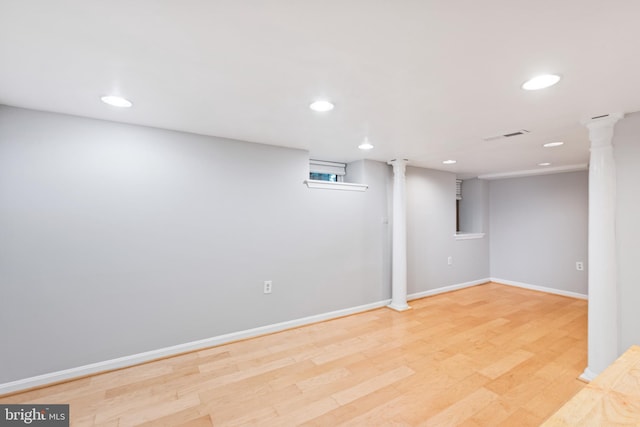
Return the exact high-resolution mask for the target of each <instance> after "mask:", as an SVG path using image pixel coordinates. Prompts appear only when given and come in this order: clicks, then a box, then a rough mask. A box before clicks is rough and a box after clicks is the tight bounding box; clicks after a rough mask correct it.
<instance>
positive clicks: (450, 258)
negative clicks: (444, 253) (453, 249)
mask: <svg viewBox="0 0 640 427" xmlns="http://www.w3.org/2000/svg"><path fill="white" fill-rule="evenodd" d="M447 265H453V257H452V256H450V257H449V258H447Z"/></svg>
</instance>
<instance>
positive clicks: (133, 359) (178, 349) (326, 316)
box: [0, 299, 391, 396]
mask: <svg viewBox="0 0 640 427" xmlns="http://www.w3.org/2000/svg"><path fill="white" fill-rule="evenodd" d="M390 302H391V300H390V299H388V300H384V301H378V302H374V303H371V304H365V305H360V306H357V307H350V308H345V309H342V310H336V311H331V312H328V313H322V314H316V315H314V316H309V317H303V318H300V319H294V320H289V321H286V322H280V323H274V324H272V325H266V326H261V327H258V328H253V329H247V330H244V331H239V332H233V333H230V334H225V335H218V336H216V337H211V338H206V339H203V340H198V341H192V342H188V343H184V344H179V345H174V346H171V347H165V348H160V349H157V350H151V351H146V352H144V353H138V354H132V355H130V356H124V357H118V358H116V359H111V360H105V361H103V362H97V363H91V364H89V365H84V366H78V367H76V368H71V369H65V370H63V371H57V372H51V373H48V374H43V375H38V376H35V377H30V378H24V379H21V380H16V381H12V382H8V383H4V384H0V396H2V395H4V394H9V393H14V392H17V391H21V390H26V389H30V388H34V387H41V386H44V385H47V384H53V383H57V382H61V381H68V380H72V379H74V378H79V377H83V376H87V375H93V374H97V373H101V372H106V371H112V370H114V369H120V368H126V367H128V366H133V365H138V364H140V363H145V362H150V361H152V360H157V359H161V358H164V357H168V356H175V355H178V354H181V353H187V352H190V351H195V350H202V349H204V348H208V347H213V346H216V345H221V344H226V343H229V342H232V341H238V340H241V339H246V338H253V337H257V336H260V335H265V334H270V333H274V332H280V331H283V330H285V329H291V328H295V327H298V326H304V325H309V324H312V323H317V322H322V321H324V320H330V319H335V318H338V317H343V316H348V315H350V314H356V313H361V312H364V311H368V310H372V309H374V308H380V307H384V306H386V305H388V304H389V303H390Z"/></svg>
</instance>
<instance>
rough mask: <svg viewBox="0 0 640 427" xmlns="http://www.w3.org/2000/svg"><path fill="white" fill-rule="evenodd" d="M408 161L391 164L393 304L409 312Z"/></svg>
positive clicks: (395, 307)
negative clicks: (406, 177)
mask: <svg viewBox="0 0 640 427" xmlns="http://www.w3.org/2000/svg"><path fill="white" fill-rule="evenodd" d="M407 162H408V161H407V160H406V159H396V160H391V161H390V162H389V164H390V165H392V166H393V239H392V241H393V243H392V245H393V246H392V267H391V281H392V282H391V304H389V307H390V308H392V309H394V310H397V311H404V310H408V309H409V308H411V307H409V306H408V305H407V195H406V193H407V190H406V179H405V174H404V173H405V169H406V166H407Z"/></svg>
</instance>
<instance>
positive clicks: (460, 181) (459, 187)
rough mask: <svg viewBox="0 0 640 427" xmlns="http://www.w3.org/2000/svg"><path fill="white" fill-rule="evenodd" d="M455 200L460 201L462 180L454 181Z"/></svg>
mask: <svg viewBox="0 0 640 427" xmlns="http://www.w3.org/2000/svg"><path fill="white" fill-rule="evenodd" d="M456 200H462V180H461V179H456Z"/></svg>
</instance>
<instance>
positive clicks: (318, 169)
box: [309, 160, 347, 182]
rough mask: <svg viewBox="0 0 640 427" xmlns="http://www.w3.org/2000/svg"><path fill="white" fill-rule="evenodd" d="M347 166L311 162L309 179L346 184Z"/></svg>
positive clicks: (321, 161)
mask: <svg viewBox="0 0 640 427" xmlns="http://www.w3.org/2000/svg"><path fill="white" fill-rule="evenodd" d="M346 174H347V165H346V164H344V163H336V162H326V161H323V160H309V179H313V180H316V181H327V182H344V176H345V175H346Z"/></svg>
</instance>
